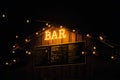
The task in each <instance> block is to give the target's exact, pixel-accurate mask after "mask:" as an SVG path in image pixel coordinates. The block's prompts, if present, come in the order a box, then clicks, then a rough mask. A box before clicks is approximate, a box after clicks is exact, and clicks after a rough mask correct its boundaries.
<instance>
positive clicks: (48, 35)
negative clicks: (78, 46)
mask: <svg viewBox="0 0 120 80" xmlns="http://www.w3.org/2000/svg"><path fill="white" fill-rule="evenodd" d="M63 38H66V34H65V30H64V29H60V30H59V31H58V32H57V31H56V30H54V31H53V32H50V31H46V32H45V40H54V39H63Z"/></svg>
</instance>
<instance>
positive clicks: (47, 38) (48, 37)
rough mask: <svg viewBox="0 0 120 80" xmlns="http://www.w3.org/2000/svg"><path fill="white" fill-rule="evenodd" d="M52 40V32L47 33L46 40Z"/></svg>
mask: <svg viewBox="0 0 120 80" xmlns="http://www.w3.org/2000/svg"><path fill="white" fill-rule="evenodd" d="M50 39H51V32H49V31H46V32H45V40H50Z"/></svg>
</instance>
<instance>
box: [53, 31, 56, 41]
mask: <svg viewBox="0 0 120 80" xmlns="http://www.w3.org/2000/svg"><path fill="white" fill-rule="evenodd" d="M52 39H57V33H56V31H53V34H52Z"/></svg>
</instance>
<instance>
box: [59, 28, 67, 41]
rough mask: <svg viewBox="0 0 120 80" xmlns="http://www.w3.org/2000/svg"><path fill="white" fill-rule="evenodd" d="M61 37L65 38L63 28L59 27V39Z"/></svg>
mask: <svg viewBox="0 0 120 80" xmlns="http://www.w3.org/2000/svg"><path fill="white" fill-rule="evenodd" d="M61 38H66V35H65V30H64V29H60V30H59V39H61Z"/></svg>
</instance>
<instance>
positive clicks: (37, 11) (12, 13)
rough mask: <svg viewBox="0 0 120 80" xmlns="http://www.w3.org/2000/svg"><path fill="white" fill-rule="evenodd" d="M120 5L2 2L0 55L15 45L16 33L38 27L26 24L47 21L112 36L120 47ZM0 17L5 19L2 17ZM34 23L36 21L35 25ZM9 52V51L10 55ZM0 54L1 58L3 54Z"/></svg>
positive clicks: (11, 0) (8, 0) (111, 3)
mask: <svg viewBox="0 0 120 80" xmlns="http://www.w3.org/2000/svg"><path fill="white" fill-rule="evenodd" d="M119 5H120V4H119V3H118V2H115V1H114V2H110V3H107V4H106V3H103V2H96V3H95V2H94V3H93V2H81V1H79V2H64V1H56V2H47V1H44V2H40V1H36V2H35V1H16V0H4V1H2V2H1V3H0V18H1V19H0V20H1V24H0V26H1V29H0V36H1V39H0V40H1V41H0V43H1V47H2V48H1V51H0V52H1V54H7V53H6V52H8V49H9V47H10V46H11V44H12V43H14V37H15V35H16V34H21V35H22V34H25V31H28V32H29V31H31V30H32V29H34V28H36V26H33V25H32V24H31V25H27V24H26V23H25V20H26V19H30V20H31V23H33V22H35V21H36V20H39V19H40V20H46V21H51V22H53V23H59V24H63V25H68V26H70V27H73V28H74V27H77V28H78V29H79V30H80V31H81V32H82V31H83V32H92V33H102V34H105V35H107V36H108V37H110V39H111V41H113V42H115V43H117V44H120V39H119V34H120V31H119V26H120V24H119V22H120V15H119V14H120V12H119ZM1 14H5V15H6V17H5V18H2V17H1ZM32 21H33V22H32ZM8 53H9V52H8ZM1 54H0V55H1Z"/></svg>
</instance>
